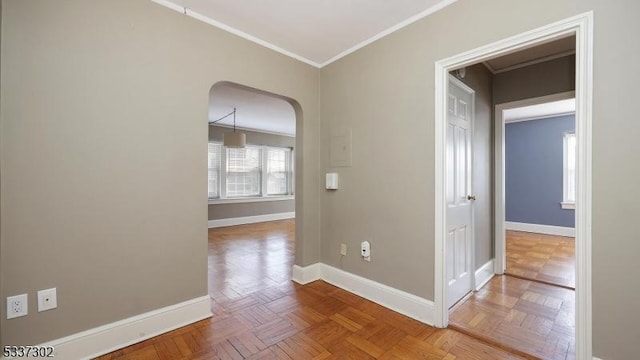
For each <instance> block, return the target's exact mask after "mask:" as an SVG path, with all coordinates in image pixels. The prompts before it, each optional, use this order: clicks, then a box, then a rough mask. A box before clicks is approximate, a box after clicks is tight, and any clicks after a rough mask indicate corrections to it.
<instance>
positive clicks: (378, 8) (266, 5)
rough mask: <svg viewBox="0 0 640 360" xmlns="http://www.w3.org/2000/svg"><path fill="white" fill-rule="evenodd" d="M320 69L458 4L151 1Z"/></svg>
mask: <svg viewBox="0 0 640 360" xmlns="http://www.w3.org/2000/svg"><path fill="white" fill-rule="evenodd" d="M152 1H154V2H156V3H158V4H161V5H164V6H167V7H169V8H171V9H174V10H176V11H179V12H182V13H185V14H186V15H190V16H193V17H195V18H197V19H199V20H202V21H205V22H207V23H209V24H211V25H214V26H217V27H219V28H222V29H224V30H227V31H230V32H232V33H235V34H236V35H239V36H242V37H244V38H246V39H249V40H251V41H254V42H257V43H259V44H261V45H264V46H267V47H269V48H271V49H273V50H276V51H279V52H281V53H283V54H285V55H288V56H291V57H294V58H296V59H298V60H301V61H304V62H306V63H308V64H311V65H313V66H316V67H322V66H324V65H327V64H329V63H331V62H333V61H335V60H337V59H339V58H341V57H343V56H345V55H347V54H349V53H351V52H353V51H355V50H357V49H359V48H361V47H363V46H365V45H367V44H369V43H371V42H373V41H375V40H377V39H379V38H381V37H383V36H385V35H387V34H389V33H391V32H393V31H395V30H398V29H399V28H402V27H404V26H406V25H408V24H410V23H412V22H414V21H416V20H418V19H420V18H423V17H425V16H427V15H429V14H431V13H433V12H435V11H437V10H439V9H441V8H443V7H445V6H447V5H449V4H451V3H453V2H455V1H456V0H393V1H390V0H348V1H345V0H322V1H317V0H260V1H258V0H249V1H233V0H170V1H167V0H152Z"/></svg>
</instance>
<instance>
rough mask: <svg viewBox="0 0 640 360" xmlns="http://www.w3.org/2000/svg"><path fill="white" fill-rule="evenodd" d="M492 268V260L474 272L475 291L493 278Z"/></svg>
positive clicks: (493, 271)
mask: <svg viewBox="0 0 640 360" xmlns="http://www.w3.org/2000/svg"><path fill="white" fill-rule="evenodd" d="M494 267H495V266H494V259H491V260H489V261H487V263H486V264H484V265H482V266H481V267H480V268H479V269H478V270H476V291H478V290H480V288H482V287H483V286H484V285H485V284H486V283H488V282H489V280H491V278H493V277H494V276H495V274H496V272H495V270H494Z"/></svg>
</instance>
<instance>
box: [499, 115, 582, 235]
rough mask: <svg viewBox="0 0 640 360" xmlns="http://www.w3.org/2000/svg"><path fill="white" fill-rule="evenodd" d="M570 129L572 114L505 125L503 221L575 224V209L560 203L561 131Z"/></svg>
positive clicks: (562, 135)
mask: <svg viewBox="0 0 640 360" xmlns="http://www.w3.org/2000/svg"><path fill="white" fill-rule="evenodd" d="M574 130H575V116H574V115H569V116H559V117H554V118H547V119H538V120H530V121H522V122H516V123H510V124H506V125H505V207H506V219H507V221H515V222H521V223H528V224H541V225H554V226H564V227H574V226H575V211H574V210H570V209H562V207H561V206H560V202H561V201H562V195H563V194H562V191H563V181H564V179H563V157H564V155H563V153H564V149H563V142H564V134H565V133H566V132H573V131H574Z"/></svg>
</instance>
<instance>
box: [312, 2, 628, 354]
mask: <svg viewBox="0 0 640 360" xmlns="http://www.w3.org/2000/svg"><path fill="white" fill-rule="evenodd" d="M589 10H594V17H595V26H594V35H595V45H594V59H593V64H594V99H593V109H594V113H593V115H594V116H593V151H594V153H593V162H592V164H593V182H594V183H593V222H592V224H591V226H592V230H593V302H594V304H593V305H594V308H593V310H594V318H593V340H594V352H595V355H596V356H598V357H600V358H605V359H632V358H635V357H636V356H637V351H636V346H635V344H636V342H637V340H636V337H637V331H636V329H637V323H638V322H639V321H640V308H638V306H637V304H638V303H640V291H638V290H637V289H636V288H635V287H634V286H632V285H631V284H635V283H636V282H637V277H638V271H634V269H636V268H637V266H636V263H637V254H638V253H640V243H639V242H638V241H637V239H639V238H640V229H639V228H638V227H636V226H633V224H634V222H635V221H636V219H638V218H640V207H638V206H637V204H638V203H639V202H640V195H638V194H637V193H636V192H634V191H632V189H634V188H635V183H636V182H637V178H638V176H640V161H638V159H637V151H636V150H635V149H634V146H635V142H636V137H637V134H639V133H640V122H638V121H634V120H633V119H636V118H637V115H636V112H637V111H636V110H635V108H633V106H630V105H631V104H634V103H635V102H636V101H635V97H636V96H635V94H636V93H637V91H636V90H635V89H636V87H637V83H638V82H640V67H638V66H636V64H637V63H638V61H639V59H640V42H638V41H630V40H629V39H630V38H629V36H630V35H629V34H637V33H640V22H638V21H637V19H636V15H637V14H638V13H640V2H637V1H635V0H634V1H631V0H626V1H624V0H620V1H615V2H602V1H595V0H581V1H577V0H561V1H558V0H541V1H507V0H485V1H473V0H459V1H457V2H455V3H453V4H452V5H450V6H448V7H446V8H445V9H443V10H441V11H438V12H436V13H434V14H433V15H431V16H429V17H427V18H425V19H423V20H421V21H418V22H416V23H414V24H412V25H410V26H408V27H406V28H403V29H401V30H399V31H397V32H395V33H393V34H391V35H389V36H387V37H384V38H382V39H380V40H378V41H376V42H374V43H372V44H370V45H368V46H366V47H364V48H362V49H360V50H359V51H357V52H355V53H353V54H351V55H349V56H347V57H345V58H342V59H341V60H339V61H337V62H335V63H332V64H330V65H328V66H326V67H324V68H323V69H321V77H320V81H321V85H320V92H321V97H320V99H321V102H320V107H321V110H320V113H321V134H320V136H321V144H323V148H322V152H321V155H322V158H321V167H322V168H321V170H322V172H326V171H330V170H331V171H333V170H336V171H338V172H339V173H340V182H341V183H340V186H341V189H340V190H338V191H335V192H327V191H321V217H322V231H321V237H322V240H321V245H322V260H323V262H326V263H328V264H330V265H334V266H341V263H340V261H339V260H340V255H339V251H340V243H348V244H349V246H350V248H353V246H355V244H357V243H359V242H360V241H362V240H370V241H371V246H372V247H371V251H372V261H371V262H363V261H361V260H360V258H359V256H358V253H357V251H351V252H350V253H349V255H348V256H346V257H345V259H344V261H343V262H342V267H343V268H344V269H345V270H347V271H349V272H352V273H355V274H358V275H360V276H363V277H366V278H368V279H372V280H375V281H378V282H382V283H384V284H387V285H390V286H393V287H395V288H398V289H401V290H404V291H408V292H410V293H412V294H415V295H418V296H421V297H424V298H427V299H433V294H434V291H433V289H434V283H433V276H434V270H433V267H434V261H433V259H434V253H433V251H434V209H435V206H434V204H435V203H434V201H435V200H434V195H433V189H434V177H435V174H434V145H433V143H434V139H435V134H434V116H435V110H434V81H435V79H434V70H433V69H434V66H433V64H434V62H435V61H438V60H440V59H444V58H447V57H449V56H453V55H455V54H459V53H462V52H464V51H467V50H469V49H474V48H477V47H480V46H483V45H485V44H488V43H491V42H494V41H498V40H501V39H504V38H506V37H509V36H512V35H515V34H518V33H521V32H525V31H528V30H531V29H534V28H537V27H541V26H544V25H546V24H550V23H553V22H556V21H559V20H561V19H565V18H568V17H571V16H574V15H577V14H580V13H583V12H585V11H589ZM505 14H508V15H509V16H505ZM620 69H624V76H622V75H621V74H620ZM534 85H535V84H534ZM494 86H499V84H497V81H496V79H494ZM557 90H558V91H565V90H567V89H566V88H558V89H557ZM556 92H557V91H556ZM516 95H517V96H515V95H514V96H511V97H507V96H501V97H497V96H496V97H494V102H496V103H498V102H503V101H511V100H513V98H515V97H518V98H519V97H523V98H525V97H531V96H536V95H535V94H528V93H527V94H516ZM339 127H346V128H350V129H352V133H353V166H352V167H348V168H331V166H330V163H329V151H328V144H329V143H330V142H329V139H330V135H331V131H332V129H335V128H339ZM381 145H383V146H381ZM611 239H616V244H615V246H611Z"/></svg>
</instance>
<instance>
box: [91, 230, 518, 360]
mask: <svg viewBox="0 0 640 360" xmlns="http://www.w3.org/2000/svg"><path fill="white" fill-rule="evenodd" d="M293 229H294V222H293V221H290V220H285V221H277V222H270V223H262V224H252V225H243V226H236V227H228V228H218V229H210V230H209V292H210V295H211V298H212V313H213V317H212V318H211V319H207V320H203V321H200V322H198V323H195V324H192V325H189V326H186V327H183V328H181V329H178V330H175V331H172V332H169V333H167V334H163V335H161V336H158V337H155V338H151V339H149V340H146V341H143V342H141V343H138V344H135V345H133V346H130V347H127V348H124V349H121V350H118V351H115V352H113V353H110V354H107V355H104V356H102V357H100V358H99V359H102V360H106V359H121V360H124V359H139V360H147V359H153V360H155V359H296V360H297V359H300V360H307V359H403V360H407V359H446V360H451V359H487V360H489V359H491V360H494V359H520V357H518V356H516V355H513V354H510V353H508V352H507V351H504V350H501V349H499V348H497V347H495V346H491V345H488V344H487V343H484V342H482V341H479V340H476V339H473V338H471V337H469V336H467V335H464V334H461V333H459V332H456V331H453V330H450V329H435V328H432V327H429V326H427V325H424V324H421V323H419V322H418V321H415V320H413V319H410V318H408V317H406V316H403V315H400V314H398V313H395V312H393V311H390V310H388V309H386V308H384V307H382V306H380V305H378V304H375V303H373V302H370V301H368V300H366V299H363V298H361V297H358V296H356V295H354V294H351V293H349V292H347V291H345V290H342V289H339V288H337V287H335V286H332V285H330V284H327V283H325V282H322V281H316V282H313V283H311V284H307V285H304V286H301V285H297V284H295V283H293V282H292V281H291V275H290V274H291V268H292V265H293V254H294V253H293V239H294V237H293V231H294V230H293Z"/></svg>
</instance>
